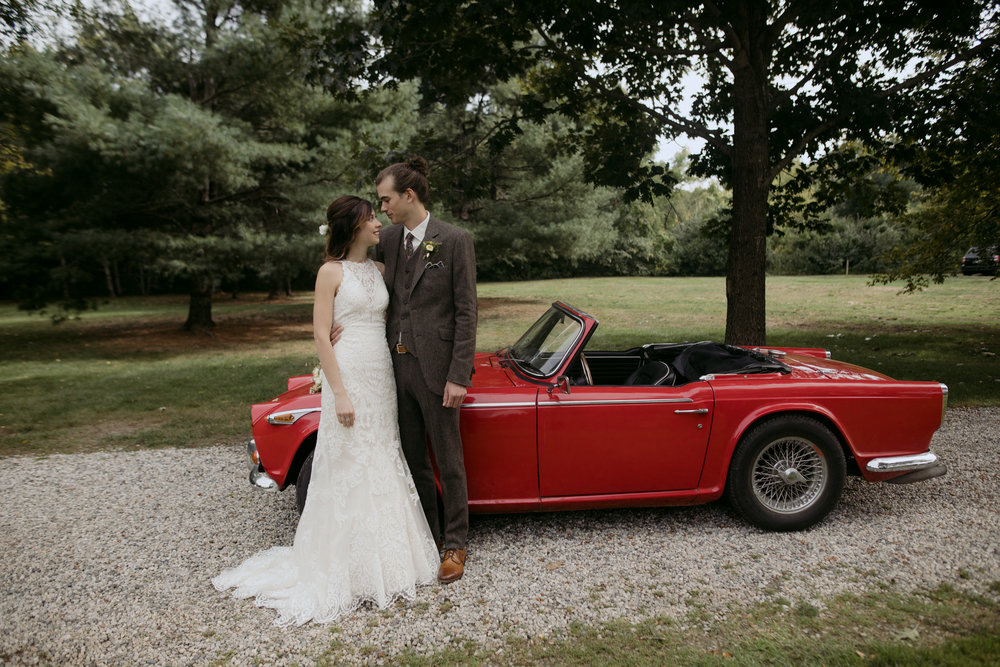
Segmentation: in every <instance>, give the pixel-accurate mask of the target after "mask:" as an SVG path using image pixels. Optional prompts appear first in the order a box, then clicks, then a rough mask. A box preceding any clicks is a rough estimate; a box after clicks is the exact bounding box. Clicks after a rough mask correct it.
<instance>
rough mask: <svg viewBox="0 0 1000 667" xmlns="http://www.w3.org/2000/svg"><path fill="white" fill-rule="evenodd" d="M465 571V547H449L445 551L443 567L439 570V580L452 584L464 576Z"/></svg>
mask: <svg viewBox="0 0 1000 667" xmlns="http://www.w3.org/2000/svg"><path fill="white" fill-rule="evenodd" d="M464 572H465V549H448V550H447V551H445V552H444V559H443V560H442V561H441V569H439V570H438V581H440V582H441V583H442V584H450V583H451V582H453V581H458V580H459V579H461V578H462V574H463V573H464Z"/></svg>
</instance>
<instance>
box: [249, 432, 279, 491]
mask: <svg viewBox="0 0 1000 667" xmlns="http://www.w3.org/2000/svg"><path fill="white" fill-rule="evenodd" d="M247 458H248V459H249V464H250V483H251V484H253V485H254V486H256V487H257V488H258V489H264V490H265V491H277V490H278V483H277V482H275V481H274V480H273V479H271V476H270V475H268V474H267V473H266V472H264V467H263V466H262V465H261V464H260V456H259V455H258V454H257V443H256V442H255V441H254V439H253V438H250V442H248V443H247Z"/></svg>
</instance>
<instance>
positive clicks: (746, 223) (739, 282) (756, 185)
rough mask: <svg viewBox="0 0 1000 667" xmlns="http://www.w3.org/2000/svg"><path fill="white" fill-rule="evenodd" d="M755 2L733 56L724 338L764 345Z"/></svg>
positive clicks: (763, 149)
mask: <svg viewBox="0 0 1000 667" xmlns="http://www.w3.org/2000/svg"><path fill="white" fill-rule="evenodd" d="M755 9H756V8H754V7H753V3H749V7H746V8H745V11H746V15H745V16H744V17H742V18H743V21H739V22H738V23H741V24H742V25H738V26H737V27H738V29H739V32H740V33H742V34H741V35H740V37H741V39H740V42H742V48H741V49H740V50H739V51H737V52H736V53H735V54H734V58H733V97H734V110H733V111H734V114H733V163H732V168H733V220H732V229H731V231H730V235H729V266H728V270H727V272H726V342H727V343H729V344H730V345H764V344H765V339H766V333H767V332H766V324H765V316H764V315H765V296H764V282H765V263H766V261H767V195H768V191H769V189H770V181H769V179H768V176H767V175H768V173H769V170H770V167H769V164H768V162H769V161H768V144H767V128H768V106H767V105H768V88H767V66H768V65H767V58H768V55H767V52H766V49H765V48H764V47H763V45H761V44H758V43H756V40H757V39H758V38H759V36H760V32H761V31H760V25H761V24H762V22H763V16H756V15H755V14H757V11H755Z"/></svg>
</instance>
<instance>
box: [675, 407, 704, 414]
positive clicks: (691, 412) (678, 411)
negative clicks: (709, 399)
mask: <svg viewBox="0 0 1000 667" xmlns="http://www.w3.org/2000/svg"><path fill="white" fill-rule="evenodd" d="M674 414H675V415H705V414H708V408H698V409H697V410H674Z"/></svg>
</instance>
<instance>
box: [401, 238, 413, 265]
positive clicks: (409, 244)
mask: <svg viewBox="0 0 1000 667" xmlns="http://www.w3.org/2000/svg"><path fill="white" fill-rule="evenodd" d="M403 252H405V253H406V259H409V258H410V255H412V254H413V234H411V233H410V232H406V243H405V244H403Z"/></svg>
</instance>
